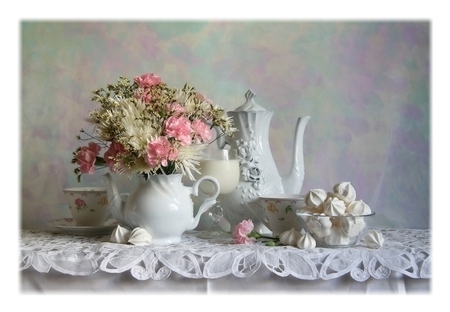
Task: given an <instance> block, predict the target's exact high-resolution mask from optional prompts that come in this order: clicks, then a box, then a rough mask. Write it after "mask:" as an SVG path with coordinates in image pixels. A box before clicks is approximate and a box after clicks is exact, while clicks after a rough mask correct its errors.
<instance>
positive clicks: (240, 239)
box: [233, 219, 256, 245]
mask: <svg viewBox="0 0 450 312" xmlns="http://www.w3.org/2000/svg"><path fill="white" fill-rule="evenodd" d="M253 228H254V225H253V222H252V220H251V219H248V220H243V221H242V222H241V223H239V224H238V225H236V227H235V228H234V231H233V239H234V242H235V243H236V244H245V245H252V244H253V242H254V241H255V240H256V239H255V238H254V237H249V236H248V234H250V232H251V231H253Z"/></svg>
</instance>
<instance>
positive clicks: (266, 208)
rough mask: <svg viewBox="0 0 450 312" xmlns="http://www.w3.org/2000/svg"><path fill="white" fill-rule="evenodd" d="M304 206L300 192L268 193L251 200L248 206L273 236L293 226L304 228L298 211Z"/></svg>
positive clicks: (297, 228)
mask: <svg viewBox="0 0 450 312" xmlns="http://www.w3.org/2000/svg"><path fill="white" fill-rule="evenodd" d="M303 206H304V196H302V195H300V194H268V195H263V196H259V197H258V199H256V200H254V201H252V202H249V205H248V208H249V209H250V211H251V212H252V213H253V214H254V215H255V217H257V218H258V219H259V220H260V221H261V222H262V223H263V224H264V225H265V226H266V227H267V228H268V229H269V230H270V231H272V235H273V236H279V235H280V234H281V233H283V232H285V231H288V230H290V229H292V228H294V229H295V230H297V231H300V230H301V229H302V225H301V220H299V218H298V217H297V215H296V211H297V210H298V209H300V208H301V207H303Z"/></svg>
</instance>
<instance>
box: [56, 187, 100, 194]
mask: <svg viewBox="0 0 450 312" xmlns="http://www.w3.org/2000/svg"><path fill="white" fill-rule="evenodd" d="M106 191H107V189H106V187H104V186H75V187H66V188H64V189H63V192H67V193H86V192H95V193H98V192H105V193H106Z"/></svg>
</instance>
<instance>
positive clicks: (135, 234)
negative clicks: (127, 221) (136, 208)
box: [128, 227, 152, 246]
mask: <svg viewBox="0 0 450 312" xmlns="http://www.w3.org/2000/svg"><path fill="white" fill-rule="evenodd" d="M151 242H152V236H151V235H150V234H149V233H148V232H147V231H146V230H144V229H142V228H140V227H137V228H135V229H134V230H133V231H132V232H131V234H130V238H129V239H128V244H131V245H135V246H143V245H148V244H150V243H151Z"/></svg>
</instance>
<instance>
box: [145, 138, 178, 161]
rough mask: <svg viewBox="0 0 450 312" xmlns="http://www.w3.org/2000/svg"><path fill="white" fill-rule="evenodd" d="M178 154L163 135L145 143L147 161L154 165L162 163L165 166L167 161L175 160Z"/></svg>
mask: <svg viewBox="0 0 450 312" xmlns="http://www.w3.org/2000/svg"><path fill="white" fill-rule="evenodd" d="M177 156H178V151H177V150H176V149H174V148H172V146H171V144H170V142H169V140H168V139H167V137H165V136H161V137H159V138H157V139H156V140H154V141H152V142H149V143H148V144H147V158H146V160H147V163H148V164H149V165H150V166H152V167H156V166H158V165H162V166H163V167H167V165H168V161H169V160H170V161H172V160H175V159H176V158H177Z"/></svg>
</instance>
